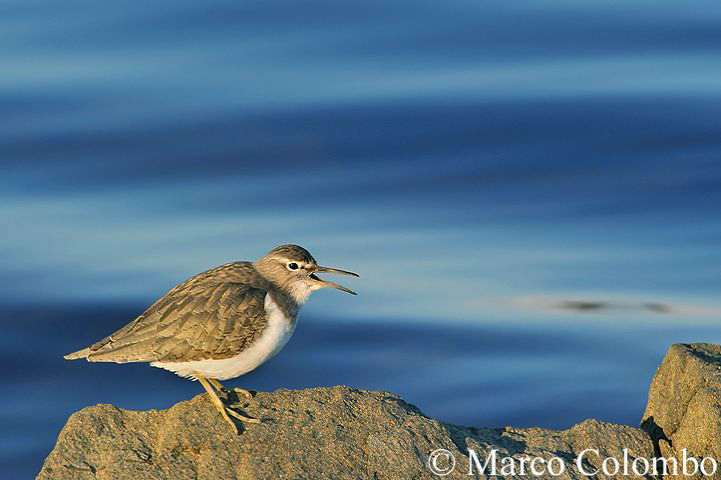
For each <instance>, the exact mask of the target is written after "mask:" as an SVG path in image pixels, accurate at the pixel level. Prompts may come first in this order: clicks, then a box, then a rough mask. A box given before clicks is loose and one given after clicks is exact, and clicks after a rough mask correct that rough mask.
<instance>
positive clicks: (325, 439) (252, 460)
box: [38, 386, 654, 480]
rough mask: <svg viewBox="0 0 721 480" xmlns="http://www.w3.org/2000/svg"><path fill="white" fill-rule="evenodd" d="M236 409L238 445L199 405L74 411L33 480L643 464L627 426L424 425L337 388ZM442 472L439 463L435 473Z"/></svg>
mask: <svg viewBox="0 0 721 480" xmlns="http://www.w3.org/2000/svg"><path fill="white" fill-rule="evenodd" d="M231 396H234V394H231ZM243 404H244V405H246V406H245V407H244V408H243V409H242V411H243V412H245V413H246V414H248V415H252V416H255V417H259V418H263V423H262V424H259V425H252V424H250V425H245V426H242V427H240V428H241V433H240V435H238V436H235V435H233V434H232V432H231V430H230V428H229V427H228V425H227V424H226V423H225V422H224V421H223V420H222V419H221V417H220V415H219V414H218V413H217V411H216V410H215V409H214V408H213V407H212V406H211V404H210V402H209V401H208V399H207V397H206V396H205V394H202V395H198V396H197V397H195V398H193V399H192V400H188V401H184V402H180V403H178V404H177V405H175V406H173V407H171V408H170V409H168V410H151V411H142V412H136V411H128V410H122V409H119V408H116V407H113V406H111V405H97V406H94V407H88V408H85V409H83V410H81V411H79V412H77V413H75V414H73V415H72V416H71V417H70V419H69V420H68V422H67V424H66V425H65V427H64V428H63V430H62V432H61V433H60V437H59V438H58V442H57V445H56V446H55V449H54V450H53V451H52V452H51V454H50V455H49V456H48V458H47V459H46V461H45V464H44V465H43V467H42V471H41V472H40V474H39V475H38V478H39V479H63V480H73V479H116V480H122V479H132V480H136V479H254V480H255V479H265V478H268V479H271V478H272V479H275V478H278V479H281V478H289V479H306V478H308V479H311V478H312V479H326V478H327V479H377V480H381V479H391V480H397V479H416V478H417V479H426V478H428V479H431V478H439V477H437V476H436V475H434V474H432V473H431V472H430V471H429V469H428V467H427V462H428V456H429V453H430V452H432V451H435V450H437V449H446V450H448V451H449V452H451V453H452V454H453V455H454V457H455V460H456V468H455V470H454V471H453V472H452V474H450V475H448V476H446V477H445V478H469V477H468V476H467V475H466V473H467V472H468V466H469V455H470V450H472V451H473V452H475V454H476V457H477V458H478V460H479V461H480V462H481V463H483V462H484V461H485V460H486V459H488V458H489V456H490V452H491V451H492V450H494V449H496V450H497V471H498V472H500V471H501V470H500V469H501V467H502V459H503V458H504V457H510V456H512V457H514V458H516V459H521V458H522V457H536V456H538V457H542V458H544V459H548V460H550V459H551V458H553V457H558V460H556V461H555V462H557V463H564V469H565V472H564V474H563V475H561V476H560V477H558V478H584V477H583V475H581V474H580V472H579V471H578V469H577V467H576V466H575V465H574V462H575V458H576V457H577V455H578V454H579V453H580V452H581V451H582V450H583V449H586V448H595V449H598V451H599V452H598V454H595V452H593V453H590V454H589V455H587V457H588V458H587V461H586V462H585V463H584V468H585V469H587V470H590V469H594V468H599V467H600V461H601V460H602V459H603V458H605V457H607V456H614V457H616V458H619V459H622V458H623V453H622V449H623V448H627V449H629V452H630V455H631V458H634V457H638V456H641V457H644V458H649V457H651V456H652V455H653V452H654V447H653V444H652V442H651V440H650V438H649V437H648V436H647V435H646V434H645V433H644V432H643V431H641V430H639V429H635V428H632V427H628V426H622V425H612V424H608V423H603V422H599V421H596V420H587V421H585V422H583V423H580V424H578V425H576V426H574V427H573V428H571V429H569V430H564V431H554V430H545V429H540V428H528V429H523V428H503V429H489V428H465V427H459V426H455V425H448V424H443V423H441V422H438V421H437V420H434V419H432V418H428V417H426V416H424V415H423V414H422V413H421V412H420V411H419V410H418V409H417V408H416V407H414V406H412V405H409V404H407V403H406V402H404V401H403V400H402V399H401V398H400V397H398V396H396V395H392V394H390V393H386V392H369V391H363V390H358V389H352V388H348V387H342V386H338V387H332V388H313V389H307V390H278V391H276V392H273V393H265V392H259V393H257V395H256V396H255V398H253V399H252V400H249V401H245V402H243ZM446 460H447V458H446V457H443V456H441V457H439V459H438V462H437V464H438V466H439V467H441V468H443V467H446V466H447V465H448V463H447V461H446ZM519 461H520V460H519ZM539 465H540V464H537V465H536V466H537V470H540V469H541V467H540V466H539ZM474 466H475V464H474ZM487 468H488V469H490V468H491V467H490V464H489V466H488V467H487ZM519 468H520V467H518V466H517V467H516V475H515V476H514V477H517V478H528V477H529V476H530V474H529V465H526V466H525V469H526V473H525V475H522V474H520V471H519ZM486 472H489V470H486ZM507 477H509V478H510V477H512V475H507ZM549 477H550V476H549V475H543V478H549ZM484 478H485V477H484ZM597 478H606V477H604V476H599V477H597Z"/></svg>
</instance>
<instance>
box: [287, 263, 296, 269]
mask: <svg viewBox="0 0 721 480" xmlns="http://www.w3.org/2000/svg"><path fill="white" fill-rule="evenodd" d="M288 269H289V270H298V264H297V263H294V262H291V263H289V264H288Z"/></svg>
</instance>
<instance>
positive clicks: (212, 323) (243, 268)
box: [65, 245, 358, 434]
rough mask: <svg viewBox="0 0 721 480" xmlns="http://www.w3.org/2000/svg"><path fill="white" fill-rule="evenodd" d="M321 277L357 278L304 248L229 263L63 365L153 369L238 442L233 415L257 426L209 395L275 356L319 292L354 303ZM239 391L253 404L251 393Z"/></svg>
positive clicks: (189, 283)
mask: <svg viewBox="0 0 721 480" xmlns="http://www.w3.org/2000/svg"><path fill="white" fill-rule="evenodd" d="M319 272H328V273H340V274H343V275H353V276H355V277H357V276H358V275H357V274H355V273H353V272H347V271H345V270H339V269H337V268H329V267H321V266H319V265H318V263H317V262H316V261H315V259H314V258H313V256H312V255H311V254H310V253H308V251H307V250H306V249H304V248H303V247H299V246H298V245H281V246H279V247H276V248H274V249H273V250H271V251H270V252H268V254H267V255H265V256H264V257H263V258H261V259H260V260H258V261H256V262H252V263H251V262H232V263H226V264H225V265H221V266H219V267H215V268H212V269H210V270H208V271H205V272H203V273H200V274H198V275H195V276H194V277H191V278H189V279H188V280H186V281H184V282H183V283H181V284H180V285H178V286H177V287H175V288H173V289H172V290H170V291H169V292H168V293H167V294H165V295H164V296H163V297H161V298H160V299H159V300H158V301H156V302H155V303H154V304H153V305H151V306H150V307H149V308H148V309H147V310H145V311H144V312H143V313H142V314H141V315H140V316H138V317H137V318H136V319H135V320H133V321H132V322H130V323H129V324H127V325H126V326H124V327H123V328H121V329H120V330H118V331H117V332H115V333H113V334H112V335H109V336H107V337H105V338H103V339H102V340H100V341H98V342H96V343H94V344H93V345H91V346H89V347H88V348H84V349H82V350H79V351H77V352H74V353H70V354H68V355H65V358H66V359H67V360H75V359H78V358H85V359H87V360H88V361H89V362H115V363H128V362H150V365H152V366H154V367H160V368H164V369H166V370H170V371H171V372H174V373H176V374H177V375H180V376H182V377H186V378H191V379H193V380H198V381H199V382H200V383H201V384H202V385H203V388H205V390H206V391H207V392H208V396H209V397H210V400H211V401H212V402H213V405H215V407H216V408H217V409H218V411H219V412H220V414H221V415H222V416H223V418H224V419H225V421H226V422H228V423H229V424H230V425H231V427H232V428H233V431H234V432H235V433H236V434H237V433H238V429H237V427H236V425H235V423H234V422H233V421H232V420H231V419H230V417H229V416H228V415H232V416H233V417H235V418H237V419H238V420H241V421H243V422H248V423H260V420H259V419H257V418H250V417H246V416H244V415H241V414H239V413H238V412H236V411H234V410H232V409H231V408H230V407H226V406H225V405H224V404H223V402H222V401H221V400H220V398H219V397H218V394H217V392H216V391H214V390H213V388H212V387H214V388H215V389H216V390H217V391H218V392H219V391H221V390H223V386H222V385H221V384H220V380H227V379H229V378H235V377H238V376H240V375H243V374H245V373H248V372H250V371H251V370H253V369H255V368H257V367H258V366H260V365H262V364H263V363H265V362H266V361H267V360H269V359H270V358H271V357H273V356H274V355H275V354H277V353H278V351H280V349H281V348H283V346H284V345H285V344H286V343H287V342H288V340H289V339H290V337H291V335H292V334H293V331H294V330H295V324H296V319H297V317H298V312H299V311H300V307H301V306H302V305H303V303H305V301H306V300H307V299H308V297H309V296H310V294H311V292H313V291H314V290H318V289H319V288H322V287H332V288H337V289H338V290H342V291H344V292H348V293H350V294H352V295H356V293H355V292H353V291H352V290H349V289H347V288H345V287H342V286H340V285H338V284H335V283H332V282H328V281H325V280H322V279H320V278H318V277H317V276H316V275H315V274H316V273H319ZM211 385H212V387H211ZM235 390H236V391H238V392H239V393H241V394H243V395H246V396H248V397H251V394H250V392H248V391H247V390H243V389H240V388H236V389H235Z"/></svg>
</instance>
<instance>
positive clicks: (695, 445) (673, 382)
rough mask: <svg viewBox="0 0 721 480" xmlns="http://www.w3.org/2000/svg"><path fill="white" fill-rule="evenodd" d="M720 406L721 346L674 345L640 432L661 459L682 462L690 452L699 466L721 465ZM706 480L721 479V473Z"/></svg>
mask: <svg viewBox="0 0 721 480" xmlns="http://www.w3.org/2000/svg"><path fill="white" fill-rule="evenodd" d="M720 402H721V346H719V345H711V344H707V343H694V344H690V345H686V344H677V345H672V346H671V348H670V349H669V350H668V353H667V354H666V357H665V358H664V360H663V362H662V363H661V366H659V368H658V371H657V372H656V376H655V377H654V379H653V383H652V384H651V389H650V391H649V395H648V405H647V407H646V411H645V413H644V415H643V421H642V423H641V427H642V428H643V429H644V430H646V431H647V432H648V433H649V435H650V436H651V438H652V439H653V440H654V443H655V448H656V453H657V455H663V456H665V457H667V456H673V457H675V458H676V459H677V460H678V459H681V458H682V456H683V449H686V452H687V455H689V456H690V455H692V456H694V457H696V458H698V459H699V460H700V459H703V458H704V457H710V458H713V459H715V460H717V461H721V403H720ZM720 469H721V467H720ZM670 478H674V476H671V477H670ZM676 478H688V479H690V478H701V475H695V476H684V475H682V474H679V475H677V477H676ZM705 478H714V479H721V473H719V472H717V473H716V474H715V475H711V476H706V477H705Z"/></svg>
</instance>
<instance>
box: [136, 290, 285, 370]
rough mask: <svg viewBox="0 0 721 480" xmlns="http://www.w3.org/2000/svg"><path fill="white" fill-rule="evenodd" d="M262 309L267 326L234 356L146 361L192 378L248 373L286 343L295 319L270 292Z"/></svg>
mask: <svg viewBox="0 0 721 480" xmlns="http://www.w3.org/2000/svg"><path fill="white" fill-rule="evenodd" d="M265 312H266V313H267V315H268V326H267V327H266V329H265V332H263V334H262V335H261V336H260V338H258V339H257V340H256V341H255V342H253V343H252V344H251V345H250V346H249V347H247V348H246V349H245V350H243V351H242V352H240V353H239V354H238V355H236V356H234V357H230V358H224V359H221V360H193V361H190V362H152V363H151V364H150V365H152V366H153V367H159V368H164V369H166V370H170V371H171V372H175V373H177V374H178V375H180V376H181V377H191V378H193V379H195V375H196V374H198V375H202V376H204V377H208V378H215V379H218V380H227V379H229V378H235V377H239V376H240V375H243V374H245V373H248V372H250V371H251V370H254V369H255V368H257V367H259V366H260V365H262V364H264V363H265V362H266V361H267V360H269V359H270V358H272V357H273V356H274V355H275V354H276V353H278V352H279V351H280V349H281V348H283V347H284V346H285V344H286V343H288V340H290V337H291V335H293V330H294V329H295V322H292V324H291V321H290V320H291V319H289V318H288V317H287V316H286V315H285V314H284V313H283V310H281V309H280V307H278V305H277V304H276V303H275V302H274V301H273V298H272V297H271V296H270V294H266V296H265Z"/></svg>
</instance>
